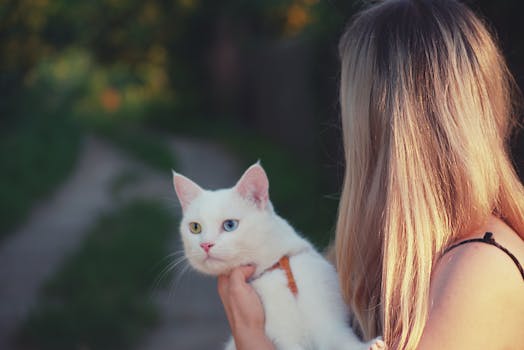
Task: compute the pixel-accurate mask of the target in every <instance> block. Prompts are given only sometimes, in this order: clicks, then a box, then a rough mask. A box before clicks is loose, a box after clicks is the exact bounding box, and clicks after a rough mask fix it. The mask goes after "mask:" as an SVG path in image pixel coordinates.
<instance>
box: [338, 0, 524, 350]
mask: <svg viewBox="0 0 524 350" xmlns="http://www.w3.org/2000/svg"><path fill="white" fill-rule="evenodd" d="M339 49H340V55H341V61H342V68H341V84H340V85H341V86H340V105H341V115H342V128H343V133H344V148H345V154H346V170H345V180H344V185H343V190H342V196H341V200H340V207H339V214H338V222H337V236H336V263H337V269H338V271H339V276H340V282H341V288H342V292H343V295H344V298H345V300H346V302H347V303H348V305H349V306H350V307H351V309H352V314H353V316H354V320H356V321H357V322H356V324H357V327H358V328H359V329H360V331H361V332H362V334H363V337H364V338H365V339H370V338H372V337H375V336H377V335H380V334H383V336H384V338H385V340H386V342H387V343H388V345H389V346H390V348H391V349H414V348H416V346H417V344H418V342H419V340H420V337H421V334H422V330H423V328H424V325H425V322H426V318H427V311H428V294H429V285H430V277H431V272H432V268H433V266H434V263H435V262H436V260H437V259H438V258H439V256H440V254H441V253H442V251H443V250H444V249H445V248H446V247H447V246H448V245H449V244H450V243H451V242H452V241H454V240H455V239H457V237H459V236H460V235H462V234H466V233H470V232H472V231H473V230H475V229H479V228H480V226H481V225H482V224H483V223H485V221H486V220H487V218H488V217H489V216H490V215H491V214H492V213H495V214H496V215H498V216H499V217H501V218H502V219H503V220H505V221H506V222H507V223H508V224H509V225H510V226H511V227H512V228H513V229H514V230H516V231H517V232H519V234H520V235H523V237H524V190H523V187H522V185H521V183H520V181H519V179H518V177H517V175H516V173H515V171H514V169H513V166H512V163H511V161H510V159H509V155H508V139H509V136H510V133H511V130H512V129H513V126H514V122H513V118H512V116H513V115H514V113H515V108H514V107H515V106H514V105H513V104H512V100H514V99H513V97H514V92H515V91H516V89H515V84H514V81H513V80H512V77H511V74H510V73H509V71H508V68H507V66H506V64H505V61H504V58H503V57H502V55H501V53H500V51H499V49H498V48H497V46H496V44H495V43H494V40H493V39H492V37H491V35H490V33H489V32H488V30H487V29H486V26H485V25H484V24H483V23H482V21H481V20H480V19H479V18H477V17H476V16H475V15H474V14H473V13H472V12H471V11H470V10H469V9H468V8H467V7H465V6H464V5H462V4H460V3H458V2H455V1H443V0H441V1H427V0H411V1H410V0H391V1H383V2H380V3H378V4H376V5H374V6H372V7H370V8H368V9H366V10H364V11H362V12H361V13H359V14H358V15H357V16H356V17H355V18H354V19H353V21H352V23H351V25H350V26H349V27H348V29H347V30H346V31H345V33H344V35H343V37H342V38H341V41H340V47H339Z"/></svg>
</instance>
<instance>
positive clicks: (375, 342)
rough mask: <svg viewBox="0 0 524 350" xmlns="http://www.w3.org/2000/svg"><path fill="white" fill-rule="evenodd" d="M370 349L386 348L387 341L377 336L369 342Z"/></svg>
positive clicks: (383, 349) (379, 349)
mask: <svg viewBox="0 0 524 350" xmlns="http://www.w3.org/2000/svg"><path fill="white" fill-rule="evenodd" d="M369 350H386V343H384V341H383V340H382V339H381V338H377V339H375V340H373V342H372V343H371V344H369Z"/></svg>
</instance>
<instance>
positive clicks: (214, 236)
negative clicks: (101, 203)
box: [175, 164, 370, 350]
mask: <svg viewBox="0 0 524 350" xmlns="http://www.w3.org/2000/svg"><path fill="white" fill-rule="evenodd" d="M253 167H260V165H258V164H256V165H254V166H252V167H251V168H253ZM251 168H250V169H251ZM248 171H249V169H248ZM263 175H264V176H265V173H264V174H263ZM175 176H180V175H178V174H175ZM195 186H197V185H196V184H195ZM237 187H238V184H237V186H235V187H233V188H231V189H222V190H217V191H207V190H202V191H201V192H200V194H199V195H198V196H197V197H196V198H194V200H192V201H191V202H190V203H189V204H188V205H187V206H186V208H185V209H184V217H183V219H182V222H181V224H180V232H181V235H182V240H183V244H184V249H185V252H186V256H187V258H188V260H189V262H190V264H191V265H192V266H193V267H194V268H195V269H196V270H198V271H200V272H203V273H205V274H210V275H213V276H216V275H219V274H222V273H227V272H228V271H230V270H231V269H232V268H234V267H236V266H240V265H246V264H254V265H255V266H256V271H255V274H254V278H253V280H252V282H251V284H252V286H253V288H254V289H255V290H256V291H257V293H258V295H259V296H260V298H261V300H262V303H263V305H264V310H265V317H266V334H267V335H268V337H269V338H270V339H271V340H272V341H273V343H274V344H275V346H276V348H277V349H282V350H293V349H321V350H342V349H369V347H370V343H367V344H364V343H362V342H360V341H359V340H358V338H357V337H356V336H355V335H354V333H353V332H352V331H351V329H350V328H349V327H348V325H347V323H346V306H345V304H344V302H343V300H342V297H341V295H340V292H339V285H338V278H337V274H336V271H335V269H334V268H333V266H332V265H331V264H329V263H328V262H327V261H326V260H325V259H324V258H323V257H322V256H321V255H320V254H319V253H318V252H317V251H316V250H315V249H314V248H313V246H312V245H311V244H310V243H309V242H308V241H306V240H305V239H304V238H302V237H300V236H299V235H298V234H297V233H296V232H295V230H294V229H293V228H292V227H291V226H290V225H289V224H288V223H287V222H286V221H285V220H284V219H282V218H281V217H279V216H278V215H277V214H276V213H275V212H274V210H273V207H272V205H271V203H270V202H269V201H268V202H267V205H265V207H264V208H262V209H261V208H260V205H258V204H257V203H254V202H253V201H251V200H249V199H246V198H245V197H243V196H241V195H240V193H239V191H238V190H237ZM179 192H182V191H181V190H180V189H177V193H179ZM227 219H236V220H238V221H239V225H238V228H237V229H236V230H235V231H232V232H226V231H224V230H223V229H222V223H223V221H224V220H227ZM190 222H198V223H200V224H201V226H202V232H201V233H200V234H193V233H191V232H190V230H189V223H190ZM203 242H210V243H213V244H214V246H213V247H212V248H211V250H210V252H209V253H210V257H211V259H210V258H209V257H208V254H207V253H206V252H205V251H204V250H203V249H202V248H201V247H200V243H203ZM285 255H287V256H289V257H290V266H291V270H292V272H293V276H294V278H295V282H296V284H297V288H298V294H297V295H296V296H294V295H293V294H292V293H291V291H290V289H289V288H288V282H287V278H286V275H285V272H284V271H283V270H281V269H274V270H269V268H270V267H271V266H273V265H274V264H275V263H276V262H277V261H278V260H279V259H280V258H281V257H283V256H285ZM214 259H216V260H214ZM226 349H227V350H232V349H235V347H234V342H233V341H232V339H231V340H230V342H229V343H228V344H227V345H226Z"/></svg>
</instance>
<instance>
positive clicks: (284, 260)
mask: <svg viewBox="0 0 524 350" xmlns="http://www.w3.org/2000/svg"><path fill="white" fill-rule="evenodd" d="M276 269H282V270H284V272H285V274H286V277H287V287H288V288H289V290H290V291H291V293H292V294H293V295H294V296H297V294H298V288H297V283H296V282H295V277H293V271H291V266H290V265H289V256H287V255H285V256H283V257H281V258H280V260H279V261H278V262H277V263H275V265H273V266H272V267H271V268H270V269H269V271H273V270H276Z"/></svg>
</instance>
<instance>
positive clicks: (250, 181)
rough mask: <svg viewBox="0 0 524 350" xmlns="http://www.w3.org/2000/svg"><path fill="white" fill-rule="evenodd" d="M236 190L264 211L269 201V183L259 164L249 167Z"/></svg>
mask: <svg viewBox="0 0 524 350" xmlns="http://www.w3.org/2000/svg"><path fill="white" fill-rule="evenodd" d="M235 188H236V190H237V191H238V193H239V194H240V195H241V196H242V197H243V198H245V199H247V200H250V201H253V202H255V204H256V205H257V207H258V208H260V209H264V208H265V207H266V205H267V202H268V201H269V182H268V179H267V175H266V172H265V171H264V169H263V168H262V167H261V166H260V165H259V164H255V165H252V166H251V167H249V169H247V170H246V172H245V173H244V175H242V177H241V178H240V180H239V181H238V183H237V184H236V186H235Z"/></svg>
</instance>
